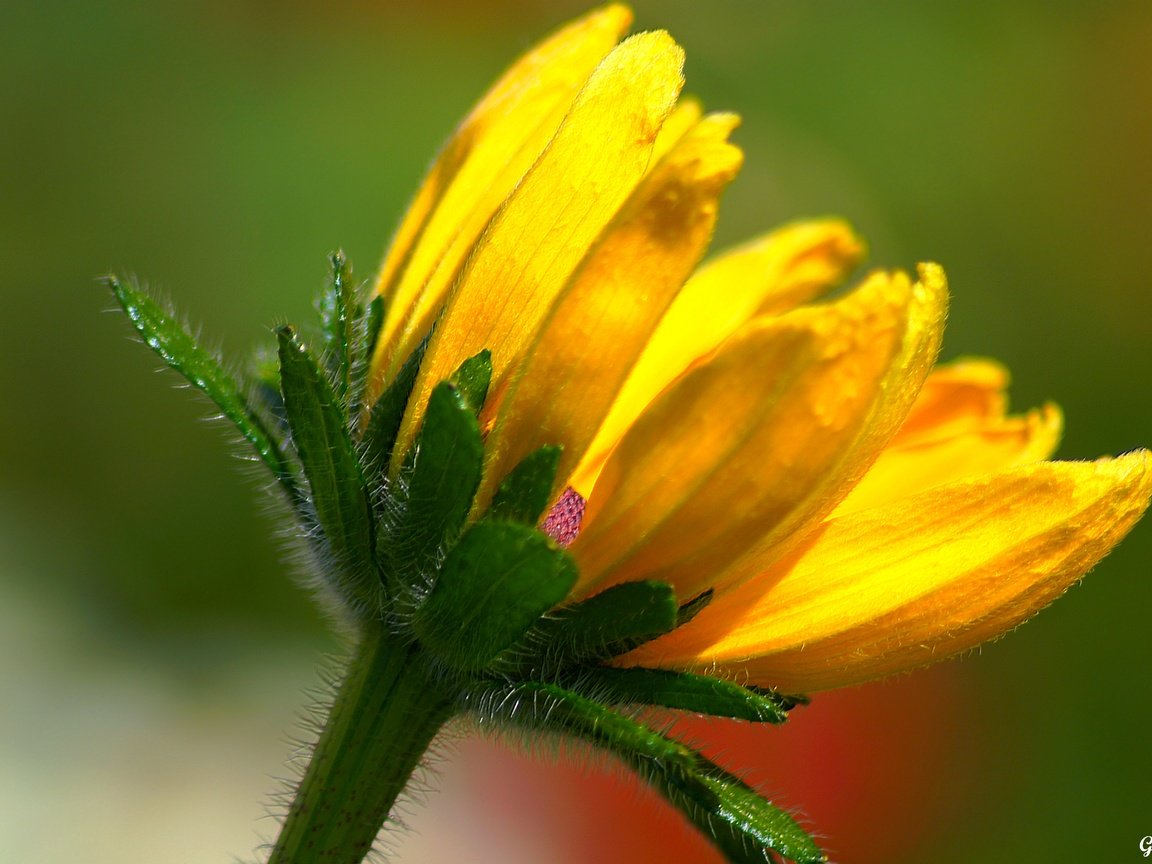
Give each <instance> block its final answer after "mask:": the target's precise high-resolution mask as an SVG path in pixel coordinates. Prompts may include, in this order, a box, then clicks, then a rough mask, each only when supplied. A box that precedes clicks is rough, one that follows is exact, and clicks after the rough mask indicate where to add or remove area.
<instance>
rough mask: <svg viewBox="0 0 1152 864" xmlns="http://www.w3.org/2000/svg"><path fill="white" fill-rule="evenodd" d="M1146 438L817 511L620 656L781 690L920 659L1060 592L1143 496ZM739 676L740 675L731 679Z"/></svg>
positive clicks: (853, 677) (1151, 477)
mask: <svg viewBox="0 0 1152 864" xmlns="http://www.w3.org/2000/svg"><path fill="white" fill-rule="evenodd" d="M1150 495H1152V460H1150V454H1149V453H1148V452H1147V451H1140V452H1136V453H1130V454H1128V455H1126V456H1121V457H1120V458H1118V459H1102V460H1100V461H1098V462H1043V463H1039V464H1037V465H1031V466H1027V467H1024V468H1020V469H1017V470H1014V471H1010V472H1007V473H1004V474H1000V475H996V476H992V477H984V478H981V479H979V480H974V481H970V482H959V483H954V484H951V485H949V486H945V487H940V488H937V489H933V490H931V491H928V492H925V493H922V494H920V495H916V496H914V497H912V498H908V499H905V500H903V501H900V502H896V503H893V504H890V505H888V506H885V507H881V508H876V509H872V510H868V511H863V512H859V513H856V514H852V515H849V516H845V517H843V518H840V519H833V520H829V521H828V522H827V523H825V524H824V525H823V526H821V528H820V530H818V531H817V532H815V533H814V534H813V535H812V536H810V537H809V538H808V539H807V540H806V542H805V544H804V545H803V547H801V548H799V549H797V550H794V551H793V553H791V554H790V555H789V556H788V558H787V559H786V560H782V561H779V562H777V563H776V564H774V565H772V566H771V567H770V568H768V569H767V570H766V571H765V572H764V573H763V574H762V575H761V576H760V578H758V579H757V580H755V581H754V582H749V583H747V584H746V585H744V586H743V587H741V588H739V589H738V590H736V591H734V592H732V593H730V594H728V595H727V596H725V597H722V598H719V599H718V600H716V601H715V602H714V603H713V604H712V605H711V606H709V607H708V608H706V609H705V610H704V611H703V612H702V613H701V614H700V615H699V616H697V618H696V619H695V620H693V622H692V623H691V624H689V625H688V626H686V627H684V628H682V629H681V630H680V631H677V632H676V633H674V634H672V635H671V636H668V637H664V638H663V639H660V640H658V641H657V642H655V643H652V644H651V645H650V646H645V648H643V649H641V651H639V652H635V653H634V655H632V656H630V657H629V661H630V662H631V661H635V662H642V663H644V664H646V665H647V664H652V663H658V664H660V665H666V666H671V667H698V666H707V667H708V668H709V669H716V670H719V671H723V672H727V673H729V674H735V675H740V676H742V680H748V681H750V682H752V683H755V684H759V685H766V686H776V687H780V688H782V689H784V690H785V691H800V692H807V691H812V690H824V689H829V688H832V687H841V686H845V685H848V684H854V683H858V682H861V681H866V680H869V679H872V678H880V677H883V676H886V675H891V674H893V673H896V672H901V671H905V670H908V669H912V668H916V667H918V666H924V665H927V664H929V663H933V662H935V661H937V660H942V659H944V658H946V657H949V656H951V655H953V654H956V653H959V652H962V651H966V650H968V649H970V648H973V647H975V646H977V645H979V644H981V643H983V642H986V641H987V640H989V639H993V638H995V637H997V636H999V635H1001V634H1002V633H1005V632H1006V631H1008V630H1010V629H1012V628H1013V627H1015V626H1017V625H1018V624H1020V623H1021V622H1022V621H1024V620H1025V619H1027V618H1028V617H1030V616H1031V615H1032V614H1034V613H1035V612H1037V611H1038V610H1040V609H1041V608H1043V607H1044V606H1046V605H1047V604H1048V603H1050V602H1051V601H1052V600H1054V599H1055V598H1056V597H1058V596H1059V595H1060V594H1062V593H1063V592H1064V591H1065V590H1066V589H1067V588H1068V587H1069V586H1070V585H1071V584H1072V583H1073V582H1075V581H1076V580H1078V579H1079V578H1080V577H1081V576H1083V575H1084V574H1085V573H1086V572H1087V571H1088V570H1089V569H1091V568H1092V567H1093V566H1094V565H1095V564H1096V563H1097V562H1098V561H1099V560H1100V559H1101V558H1102V557H1104V555H1106V554H1107V553H1108V551H1109V550H1110V549H1111V548H1112V547H1113V546H1115V545H1116V543H1118V542H1119V541H1120V539H1121V538H1122V537H1123V536H1124V535H1125V534H1126V533H1127V532H1128V530H1129V529H1130V528H1131V527H1132V525H1133V524H1134V523H1135V522H1136V520H1137V519H1138V518H1139V517H1140V514H1141V513H1143V511H1144V510H1145V508H1146V507H1147V506H1148V498H1149V496H1150ZM744 676H746V677H744Z"/></svg>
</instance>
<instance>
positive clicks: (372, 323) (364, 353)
mask: <svg viewBox="0 0 1152 864" xmlns="http://www.w3.org/2000/svg"><path fill="white" fill-rule="evenodd" d="M357 311H358V314H357V317H356V322H355V327H354V328H353V333H354V334H355V340H356V341H355V346H356V347H354V350H353V351H352V384H351V391H350V392H349V396H348V416H349V417H353V418H357V420H358V419H359V418H360V415H361V413H362V412H363V410H364V399H365V397H366V396H367V391H368V384H369V383H370V381H371V378H372V357H373V355H374V354H375V353H376V342H377V340H378V339H379V338H380V329H381V328H382V327H383V326H384V298H383V297H381V296H380V295H376V296H375V297H373V298H372V300H371V302H369V303H368V305H367V306H360V307H358V309H357Z"/></svg>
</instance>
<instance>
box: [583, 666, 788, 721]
mask: <svg viewBox="0 0 1152 864" xmlns="http://www.w3.org/2000/svg"><path fill="white" fill-rule="evenodd" d="M579 675H580V679H581V689H582V690H584V692H587V693H590V694H595V696H596V698H597V699H599V700H600V701H602V702H612V703H616V704H621V705H628V704H632V705H659V706H661V707H664V708H676V709H678V710H681V711H692V712H695V713H697V714H709V715H711V716H713V717H732V718H734V719H736V720H747V721H750V722H753V723H783V722H784V721H785V720H787V719H788V709H790V708H792V707H793V706H794V705H795V704H796V702H795V700H793V699H790V698H789V697H786V696H777V695H776V694H775V693H773V692H772V691H765V690H749V689H747V688H745V687H741V686H740V685H739V684H734V683H732V682H731V681H723V680H720V679H718V678H709V677H707V676H704V675H693V674H690V673H687V672H672V671H668V670H665V669H642V668H639V667H632V668H624V669H615V668H611V667H605V666H597V667H591V668H588V667H584V668H582V669H581V670H580V672H579Z"/></svg>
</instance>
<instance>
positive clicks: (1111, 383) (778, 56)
mask: <svg viewBox="0 0 1152 864" xmlns="http://www.w3.org/2000/svg"><path fill="white" fill-rule="evenodd" d="M635 8H636V11H637V18H638V22H637V24H638V27H639V28H646V27H657V26H663V27H667V28H668V29H670V30H671V31H672V33H673V34H674V35H675V36H677V37H678V38H679V40H680V41H681V42H682V43H683V44H684V45H685V46H686V48H687V51H688V66H687V75H688V81H689V86H688V90H689V91H690V92H694V93H696V94H698V95H700V96H701V97H702V98H703V99H704V101H705V103H706V104H707V105H709V106H712V107H718V108H730V109H734V110H738V111H740V112H741V113H742V114H743V115H744V117H745V125H744V127H743V129H742V130H741V131H740V132H739V134H738V139H739V141H740V143H741V144H742V145H743V146H744V148H745V150H746V152H747V156H748V159H747V167H746V168H745V170H744V173H743V175H742V177H741V179H740V180H739V181H738V182H737V184H736V186H735V187H734V188H733V189H732V190H731V191H730V192H729V194H728V196H727V198H726V202H725V211H724V216H723V219H722V222H721V226H720V230H719V240H720V241H721V242H723V241H732V240H736V239H740V238H743V237H746V236H749V235H751V234H753V233H756V232H759V231H761V230H763V229H765V228H767V227H770V226H773V225H775V224H777V223H779V222H782V221H785V220H789V219H792V218H795V217H797V216H801V215H809V216H812V215H824V214H841V215H844V216H846V217H849V218H850V219H851V220H853V221H854V222H855V224H856V225H857V226H858V228H859V229H860V230H861V231H862V232H863V234H864V235H865V236H866V237H868V238H869V239H870V242H871V249H872V256H871V257H872V261H874V262H876V263H882V264H885V265H898V266H905V267H907V266H911V265H912V264H913V263H914V262H916V261H917V260H921V259H934V260H938V261H941V262H943V263H944V264H945V265H946V266H947V268H948V272H949V274H950V278H951V283H952V286H953V290H954V301H953V306H952V313H951V319H950V325H949V330H948V334H947V340H946V345H945V350H944V355H945V357H954V356H958V355H965V354H986V355H992V356H996V357H999V358H1001V359H1003V360H1004V361H1005V362H1006V363H1007V364H1008V365H1009V366H1010V368H1011V369H1012V370H1013V372H1014V374H1015V383H1014V402H1015V404H1016V405H1018V406H1020V407H1029V406H1032V405H1036V404H1039V403H1040V402H1042V401H1044V400H1047V399H1055V400H1057V401H1059V402H1060V403H1061V404H1062V406H1063V407H1064V409H1065V411H1066V414H1067V418H1068V432H1067V435H1066V438H1065V443H1064V445H1063V448H1062V450H1061V455H1062V456H1065V457H1095V456H1097V455H1100V454H1104V453H1117V452H1122V451H1125V450H1128V449H1132V448H1134V447H1137V446H1139V445H1149V444H1152V407H1150V403H1152V399H1150V397H1152V385H1150V384H1149V377H1148V361H1149V359H1152V350H1150V346H1152V301H1150V299H1149V296H1150V295H1149V290H1150V284H1152V159H1149V158H1148V155H1149V153H1150V152H1152V111H1149V110H1148V106H1149V104H1150V103H1152V50H1149V46H1152V4H1149V3H1147V2H1144V0H1132V2H1123V0H1112V2H1102V3H1086V2H1077V0H1043V2H1041V0H1000V2H968V0H934V2H932V3H921V4H916V3H897V2H869V3H863V2H860V3H853V2H846V0H845V2H829V3H808V2H800V0H796V2H778V0H771V2H770V0H761V2H756V3H750V2H743V0H709V2H708V3H699V2H691V0H637V2H636V3H635ZM581 9H582V5H581V4H578V3H574V2H569V0H556V2H543V0H537V2H529V0H500V2H494V0H493V2H464V0H460V2H455V3H454V2H449V0H424V2H422V3H419V4H417V3H395V2H384V0H380V2H366V0H365V2H352V3H342V4H325V3H320V2H307V0H291V2H282V3H277V4H272V3H261V2H256V0H210V2H199V3H195V2H193V3H174V2H159V3H157V2H143V0H97V2H88V3H80V2H65V0H40V2H37V3H31V2H19V0H6V2H3V3H0V291H2V295H0V296H2V298H3V303H4V310H3V313H2V314H0V346H2V348H0V350H2V351H3V355H2V356H3V362H0V397H2V403H0V404H2V406H3V408H2V411H3V415H2V416H3V422H2V423H0V849H2V850H4V852H3V855H4V857H5V858H6V859H7V860H12V861H22V862H50V864H63V862H79V861H83V862H86V864H102V862H117V864H134V862H149V864H154V862H157V861H173V862H182V864H200V862H225V861H233V860H237V859H238V858H242V859H244V860H249V859H250V858H251V850H252V849H253V848H254V847H255V845H256V844H257V843H258V842H259V836H260V835H261V834H263V835H265V836H267V835H269V834H271V833H272V831H273V828H274V825H273V823H271V822H270V821H268V820H267V819H262V818H261V817H262V816H263V814H264V812H265V811H264V804H263V803H262V802H266V801H268V800H269V793H270V791H271V790H273V789H274V788H275V786H276V782H275V780H274V779H272V778H273V777H274V776H277V775H283V774H285V773H287V771H286V769H284V768H283V767H282V765H283V763H284V761H285V759H286V757H287V755H288V753H289V749H290V748H289V744H288V743H286V738H285V736H286V734H287V733H288V731H289V730H290V729H291V728H292V727H293V718H294V715H295V714H296V712H297V711H298V710H299V707H300V706H301V705H302V704H304V702H305V697H304V696H302V693H301V691H302V690H304V689H305V688H308V687H309V686H311V685H313V684H314V683H315V681H316V680H317V678H316V674H315V666H316V662H317V657H318V656H319V654H320V653H322V652H324V651H330V650H333V649H334V648H335V647H336V646H335V643H334V642H333V641H332V640H331V638H330V637H329V636H328V634H327V632H326V630H325V628H324V626H323V624H322V622H321V620H320V618H319V616H318V615H317V613H316V612H315V611H314V610H313V608H312V607H311V606H310V605H309V602H308V600H307V598H306V597H305V595H304V593H303V592H302V591H300V590H297V589H296V588H294V587H293V586H292V585H290V584H289V581H288V579H287V578H286V577H285V567H284V565H283V564H282V560H281V557H280V553H279V547H278V544H277V541H276V540H275V538H274V537H273V536H271V535H272V532H271V528H272V522H271V520H270V519H269V518H268V517H267V515H266V513H265V512H264V509H263V508H264V503H265V498H264V492H263V487H262V485H261V483H260V482H259V481H258V480H257V479H255V478H254V477H253V475H252V474H251V473H250V472H249V471H248V469H247V468H246V467H245V466H244V464H243V463H242V462H240V461H239V460H238V459H237V458H235V454H236V452H237V450H236V448H235V447H233V446H231V444H230V443H229V438H228V435H227V434H226V432H224V431H222V430H221V428H220V427H219V426H217V425H214V424H211V423H205V422H203V420H204V418H205V417H206V415H207V414H208V413H210V412H209V410H208V408H207V405H206V403H205V402H204V401H203V400H202V399H200V398H197V397H195V396H193V395H190V394H188V393H185V392H174V391H173V384H174V383H176V379H175V377H174V376H173V375H171V374H168V373H165V374H161V375H155V374H152V373H153V370H154V369H155V368H156V367H157V365H158V363H157V361H156V360H155V359H153V357H152V356H151V355H150V354H149V353H148V352H147V351H146V350H145V349H143V348H142V347H140V346H139V345H135V344H132V343H131V341H130V340H129V339H127V338H126V336H127V335H128V332H129V328H128V326H127V323H126V322H125V321H124V320H123V319H122V317H121V316H119V315H114V314H104V313H105V311H106V310H108V309H109V307H110V303H109V298H108V297H107V296H105V294H104V292H103V291H102V290H101V289H100V288H99V287H98V286H97V284H96V282H95V277H96V276H97V275H98V274H100V273H103V272H107V271H108V270H115V271H117V272H121V273H135V274H138V275H139V276H140V277H142V278H144V279H146V280H147V281H148V282H149V283H151V284H152V285H154V286H158V287H160V288H161V289H163V290H164V291H165V292H167V293H168V294H170V295H171V296H173V297H175V298H176V300H177V301H178V304H179V306H180V307H181V308H182V309H183V310H185V312H187V314H188V315H189V317H190V318H191V319H192V320H194V321H195V322H197V323H198V324H199V325H202V331H203V333H204V334H206V335H207V336H209V337H210V340H211V341H213V342H214V343H215V344H217V345H220V346H222V347H224V348H225V349H226V350H227V351H229V352H232V353H244V352H247V351H249V350H250V349H251V348H252V347H254V346H256V345H257V344H260V343H261V342H263V343H265V344H267V343H268V341H269V329H268V328H269V325H270V324H272V323H275V322H279V321H282V320H291V321H303V320H305V319H307V317H308V316H309V315H310V313H311V302H312V297H313V295H314V292H315V290H316V288H317V287H318V286H319V285H320V284H321V282H322V280H323V277H324V271H325V255H326V253H328V252H329V251H330V250H332V249H334V248H337V247H341V246H342V247H343V248H345V249H346V250H347V251H348V253H349V255H350V256H351V258H352V260H353V261H354V262H356V264H357V265H358V267H359V270H360V272H361V273H362V274H364V275H369V274H371V272H372V270H373V268H374V267H375V265H376V263H377V262H378V260H379V257H380V254H381V252H382V250H383V245H384V243H385V241H386V239H387V237H388V235H389V233H390V231H391V229H392V227H393V225H394V224H395V223H396V220H397V219H398V217H399V214H400V212H401V210H402V208H403V206H404V204H405V203H406V201H407V199H408V197H409V196H410V195H411V194H412V192H413V191H414V190H415V188H416V185H417V183H418V181H419V178H420V176H421V174H422V171H423V169H424V167H425V166H426V164H427V162H428V160H429V159H430V158H431V156H432V154H433V153H434V152H435V149H436V148H437V146H438V145H439V144H440V142H441V141H442V140H443V139H444V138H445V136H446V135H447V134H448V133H449V131H450V130H451V129H452V127H453V125H454V123H455V121H456V120H457V119H458V118H459V117H460V116H462V114H463V113H464V111H465V110H466V109H467V108H468V106H469V104H470V103H471V101H472V100H473V99H475V98H476V97H477V96H478V95H479V94H480V93H481V91H482V90H483V88H484V87H485V86H486V83H487V82H488V81H490V80H491V79H493V78H494V77H495V76H496V75H497V74H498V73H499V72H500V70H501V69H502V68H503V67H504V65H505V64H506V63H507V62H509V61H510V60H511V59H512V57H513V56H514V55H515V54H516V53H518V52H519V51H520V50H522V49H524V48H525V47H527V46H528V45H529V44H531V42H532V41H533V40H534V39H535V38H536V37H538V36H539V35H541V34H543V33H544V32H546V31H547V30H549V29H550V28H552V27H553V26H555V25H556V24H558V23H560V22H561V21H563V20H565V19H566V18H568V17H571V16H572V15H575V14H577V13H578V12H579V11H581ZM1150 553H1152V524H1144V525H1141V526H1139V527H1138V528H1137V529H1136V531H1135V532H1134V533H1133V535H1132V536H1131V537H1130V538H1129V540H1128V541H1127V542H1126V543H1125V544H1124V545H1122V546H1121V548H1120V549H1119V550H1118V551H1116V552H1115V553H1114V554H1113V555H1112V556H1111V557H1110V558H1109V559H1108V560H1107V561H1105V562H1104V564H1102V565H1101V566H1100V567H1099V569H1098V570H1097V572H1095V573H1094V574H1093V575H1092V576H1091V577H1090V578H1089V579H1087V580H1086V581H1085V582H1084V583H1083V584H1082V585H1080V586H1079V587H1077V588H1075V589H1074V590H1073V591H1072V592H1071V593H1070V595H1069V596H1068V597H1066V598H1065V599H1063V600H1062V601H1060V602H1059V603H1057V604H1056V605H1055V606H1054V607H1053V608H1051V609H1050V610H1048V611H1047V612H1045V613H1044V614H1043V615H1042V616H1041V617H1040V618H1039V619H1037V620H1036V621H1034V622H1032V623H1030V624H1029V625H1028V626H1027V627H1025V628H1024V630H1023V631H1022V632H1020V633H1016V634H1013V635H1011V636H1009V637H1008V638H1006V639H1004V640H1002V641H1001V642H999V643H996V644H994V645H992V646H989V647H986V648H985V649H984V650H983V651H982V652H981V655H980V656H979V657H978V658H969V659H967V660H965V661H963V662H959V663H949V664H945V665H943V666H941V667H937V668H936V669H934V670H931V671H928V672H924V673H920V674H917V675H914V676H910V677H907V678H903V679H900V680H897V681H895V682H889V683H884V684H879V685H870V686H867V687H862V688H857V689H853V690H850V691H845V692H843V693H836V694H829V695H826V696H822V697H820V698H818V699H817V701H816V703H815V704H814V705H813V706H811V707H809V708H807V709H805V710H803V711H799V712H797V714H796V716H795V718H794V720H792V721H791V722H790V723H789V726H788V728H786V729H782V730H775V729H768V730H761V729H750V728H746V727H738V726H725V725H712V726H700V725H695V726H693V727H692V728H691V729H690V730H688V731H689V732H690V734H693V735H696V736H698V737H701V738H703V739H704V740H707V741H710V742H712V743H711V746H713V748H714V749H715V750H716V751H718V752H721V753H726V754H728V757H729V761H730V762H731V763H732V764H734V765H736V766H738V767H743V768H746V769H747V770H748V771H749V772H750V773H751V775H752V776H753V777H754V778H756V779H758V780H760V781H761V782H763V783H764V784H765V788H767V789H769V790H770V791H771V792H772V793H773V794H774V795H775V797H776V798H777V799H778V800H780V801H782V802H784V803H787V804H788V805H790V806H793V807H795V808H797V809H798V810H799V811H801V812H802V813H804V814H805V817H806V818H807V819H808V820H809V821H810V823H811V824H813V825H814V826H816V828H817V829H818V831H819V832H820V833H821V834H822V836H824V837H825V842H826V845H827V846H828V848H829V849H830V850H831V851H832V852H833V853H834V855H835V858H836V860H837V861H841V862H849V864H852V862H880V861H884V862H916V861H932V862H936V864H948V862H969V861H973V860H980V861H987V862H1001V861H1003V862H1007V861H1021V860H1030V861H1043V860H1049V861H1057V860H1058V861H1073V860H1080V861H1127V860H1136V857H1137V855H1139V851H1138V848H1137V847H1138V844H1139V842H1140V838H1141V837H1142V836H1144V835H1147V834H1152V733H1150V732H1149V731H1148V729H1149V725H1148V723H1149V717H1150V716H1152V684H1150V681H1149V674H1148V673H1149V660H1150V658H1152V643H1150V637H1149V632H1150V628H1149V619H1150V618H1152V579H1150V578H1149V577H1150V575H1152V574H1150V573H1149V570H1150V566H1149V560H1150ZM436 761H437V765H436V773H437V775H438V776H437V777H434V778H432V781H433V782H432V783H431V784H430V785H431V786H433V787H434V788H437V789H439V790H440V791H438V792H433V793H429V795H428V796H427V797H426V802H425V804H424V805H417V804H413V805H412V806H411V807H409V808H408V812H409V814H410V816H409V821H410V822H411V824H412V826H413V830H412V831H411V832H408V833H403V834H401V833H395V834H393V835H392V836H391V843H392V845H393V847H394V848H395V849H396V851H397V855H398V857H399V860H401V861H406V862H441V861H443V862H448V861H454V862H455V861H467V862H471V861H501V862H561V864H568V862H573V864H575V862H585V861H597V862H606V864H613V862H624V861H628V862H633V864H635V862H641V864H643V862H657V861H660V862H668V861H687V862H705V861H714V860H715V859H714V858H713V857H710V852H709V851H708V849H707V847H706V846H705V845H704V844H702V843H700V842H699V841H698V839H695V838H693V837H692V836H691V835H689V834H685V833H683V831H682V829H681V827H680V826H679V825H678V823H677V821H676V819H675V818H674V817H673V816H672V815H671V814H670V813H668V812H667V811H666V810H664V809H663V808H661V807H660V806H659V805H658V804H657V803H655V802H654V801H652V800H651V798H650V797H649V796H647V795H646V794H645V793H644V792H643V791H642V790H638V789H636V788H635V787H634V786H632V785H631V784H629V783H627V782H625V781H622V780H621V779H620V778H619V776H618V773H617V772H616V771H615V770H613V769H612V768H611V766H605V765H604V764H602V763H600V762H598V761H597V760H595V759H594V758H590V757H588V756H587V755H586V754H575V755H573V754H565V753H558V754H554V755H547V754H546V755H544V756H540V754H537V757H536V758H533V759H528V758H526V757H524V756H523V755H519V754H518V753H517V751H516V748H515V745H514V743H513V744H511V745H509V744H495V743H493V742H490V741H483V740H477V739H474V738H470V737H468V736H466V735H465V734H464V733H463V732H461V733H458V734H457V735H456V736H455V738H454V740H453V741H448V742H445V743H444V745H443V746H442V748H441V753H440V755H439V756H438V758H437V760H436ZM234 856H236V857H234Z"/></svg>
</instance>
